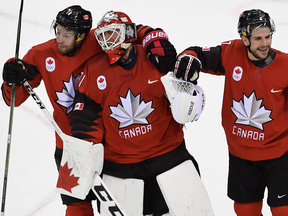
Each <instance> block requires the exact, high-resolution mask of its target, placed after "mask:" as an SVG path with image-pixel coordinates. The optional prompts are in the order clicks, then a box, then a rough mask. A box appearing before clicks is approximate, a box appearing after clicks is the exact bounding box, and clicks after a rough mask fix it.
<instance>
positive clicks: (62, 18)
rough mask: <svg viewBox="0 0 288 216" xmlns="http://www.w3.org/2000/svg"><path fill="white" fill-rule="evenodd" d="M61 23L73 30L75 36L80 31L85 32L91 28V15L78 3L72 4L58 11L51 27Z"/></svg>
mask: <svg viewBox="0 0 288 216" xmlns="http://www.w3.org/2000/svg"><path fill="white" fill-rule="evenodd" d="M57 25H61V26H63V27H65V28H67V29H69V30H72V31H74V32H75V33H76V34H75V35H76V38H78V37H79V36H80V35H81V34H82V33H86V35H87V33H88V32H89V31H90V29H91V28H92V15H91V13H90V11H87V10H84V9H83V8H82V7H81V6H79V5H73V6H70V7H67V8H65V9H64V10H62V11H59V13H58V14H57V17H56V19H55V20H54V22H53V29H54V30H55V29H56V27H57Z"/></svg>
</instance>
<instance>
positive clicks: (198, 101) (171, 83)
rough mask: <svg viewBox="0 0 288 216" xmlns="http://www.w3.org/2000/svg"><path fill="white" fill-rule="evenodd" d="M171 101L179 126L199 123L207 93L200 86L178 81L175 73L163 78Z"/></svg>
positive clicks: (173, 113) (162, 80) (174, 116)
mask: <svg viewBox="0 0 288 216" xmlns="http://www.w3.org/2000/svg"><path fill="white" fill-rule="evenodd" d="M161 82H162V84H163V86H164V88H165V92H166V96H167V98H168V100H169V101H170V106H171V112H172V115H173V118H174V119H175V121H176V122H178V123H179V124H185V123H188V122H193V121H197V120H198V119H199V116H200V114H201V113H202V112H203V110H204V106H205V93H204V91H203V89H202V88H201V87H200V86H197V85H194V84H193V83H191V82H187V81H184V80H182V79H178V78H176V77H175V76H174V74H173V72H169V73H167V74H166V75H165V76H162V77H161Z"/></svg>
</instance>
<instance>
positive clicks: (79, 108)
mask: <svg viewBox="0 0 288 216" xmlns="http://www.w3.org/2000/svg"><path fill="white" fill-rule="evenodd" d="M82 77H84V79H81V78H80V80H79V83H81V85H80V87H79V84H78V85H77V86H78V87H77V89H76V92H75V99H74V110H73V112H72V115H71V135H72V136H73V137H77V138H79V139H84V140H86V141H89V142H93V143H102V140H103V135H104V129H103V121H102V115H101V112H102V107H101V106H100V104H98V103H96V102H95V101H94V100H92V99H91V98H90V97H89V88H88V86H89V84H88V81H89V80H88V77H87V76H85V73H84V76H82ZM90 89H91V88H90Z"/></svg>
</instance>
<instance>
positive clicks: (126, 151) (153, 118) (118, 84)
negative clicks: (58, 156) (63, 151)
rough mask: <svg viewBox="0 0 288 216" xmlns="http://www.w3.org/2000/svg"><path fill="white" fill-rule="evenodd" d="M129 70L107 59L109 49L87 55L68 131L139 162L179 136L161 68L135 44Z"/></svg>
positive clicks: (115, 156)
mask: <svg viewBox="0 0 288 216" xmlns="http://www.w3.org/2000/svg"><path fill="white" fill-rule="evenodd" d="M135 47H136V50H137V51H136V52H137V54H138V56H137V58H138V59H137V62H136V64H135V65H134V67H133V68H132V69H130V70H125V69H124V68H122V67H121V66H119V65H117V64H113V65H110V63H109V57H108V55H107V54H103V55H98V56H97V57H94V58H91V59H90V60H89V61H87V64H86V65H85V68H84V74H83V75H82V76H81V78H80V80H79V85H78V86H77V87H79V89H78V90H79V92H76V97H75V109H74V110H75V111H73V114H72V121H71V124H72V135H73V136H76V137H79V138H82V139H83V138H84V139H86V140H89V141H93V142H94V143H103V144H104V154H105V156H104V157H105V159H106V160H108V161H112V162H115V163H119V164H126V163H137V162H140V161H143V160H146V159H149V158H152V157H156V156H159V155H162V154H164V153H167V152H169V151H171V150H173V149H175V148H176V147H177V146H179V145H180V144H181V142H182V141H183V136H184V134H183V131H182V125H180V124H178V123H177V122H176V121H175V120H174V119H173V117H172V114H171V109H170V107H169V102H168V100H167V98H166V97H165V96H164V87H163V86H162V83H161V81H160V77H161V76H162V75H163V74H161V73H160V72H159V71H158V70H157V69H156V68H155V67H154V65H153V64H152V63H151V62H150V61H149V59H148V58H147V57H146V53H145V51H144V49H143V47H142V45H136V46H135Z"/></svg>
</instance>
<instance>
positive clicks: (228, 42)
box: [221, 41, 231, 45]
mask: <svg viewBox="0 0 288 216" xmlns="http://www.w3.org/2000/svg"><path fill="white" fill-rule="evenodd" d="M221 44H227V45H230V44H231V41H223V42H222V43H221Z"/></svg>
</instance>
